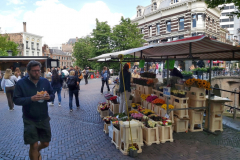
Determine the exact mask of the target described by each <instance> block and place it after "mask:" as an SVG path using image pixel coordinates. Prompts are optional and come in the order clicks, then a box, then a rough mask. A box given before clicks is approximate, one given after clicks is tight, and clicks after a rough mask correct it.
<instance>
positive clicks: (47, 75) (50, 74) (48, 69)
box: [45, 68, 52, 84]
mask: <svg viewBox="0 0 240 160" xmlns="http://www.w3.org/2000/svg"><path fill="white" fill-rule="evenodd" d="M45 78H46V79H47V80H48V81H49V82H50V84H51V81H52V73H51V69H50V68H47V72H46V73H45Z"/></svg>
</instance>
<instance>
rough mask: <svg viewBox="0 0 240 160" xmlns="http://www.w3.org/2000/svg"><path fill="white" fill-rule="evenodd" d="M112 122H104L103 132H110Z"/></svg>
mask: <svg viewBox="0 0 240 160" xmlns="http://www.w3.org/2000/svg"><path fill="white" fill-rule="evenodd" d="M110 125H111V124H107V123H105V122H104V129H103V132H105V134H107V133H108V131H109V130H108V127H109V126H110Z"/></svg>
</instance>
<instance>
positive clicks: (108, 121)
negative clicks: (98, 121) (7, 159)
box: [103, 116, 112, 124]
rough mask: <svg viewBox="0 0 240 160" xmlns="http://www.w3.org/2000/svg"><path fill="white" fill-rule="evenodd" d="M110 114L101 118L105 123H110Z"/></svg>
mask: <svg viewBox="0 0 240 160" xmlns="http://www.w3.org/2000/svg"><path fill="white" fill-rule="evenodd" d="M111 118H112V116H106V117H104V118H103V121H104V122H105V123H107V124H110V120H111Z"/></svg>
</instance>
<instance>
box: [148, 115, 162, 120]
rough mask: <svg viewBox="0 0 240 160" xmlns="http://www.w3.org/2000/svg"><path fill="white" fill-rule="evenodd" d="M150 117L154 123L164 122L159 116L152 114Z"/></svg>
mask: <svg viewBox="0 0 240 160" xmlns="http://www.w3.org/2000/svg"><path fill="white" fill-rule="evenodd" d="M148 117H149V118H151V119H152V120H154V121H161V120H162V118H161V117H160V116H159V115H156V114H150V115H149V116H148Z"/></svg>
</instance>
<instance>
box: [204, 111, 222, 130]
mask: <svg viewBox="0 0 240 160" xmlns="http://www.w3.org/2000/svg"><path fill="white" fill-rule="evenodd" d="M206 113H207V114H206V117H205V125H204V128H208V112H206ZM209 130H210V131H211V132H215V131H223V125H222V113H221V112H211V113H210V127H209Z"/></svg>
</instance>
